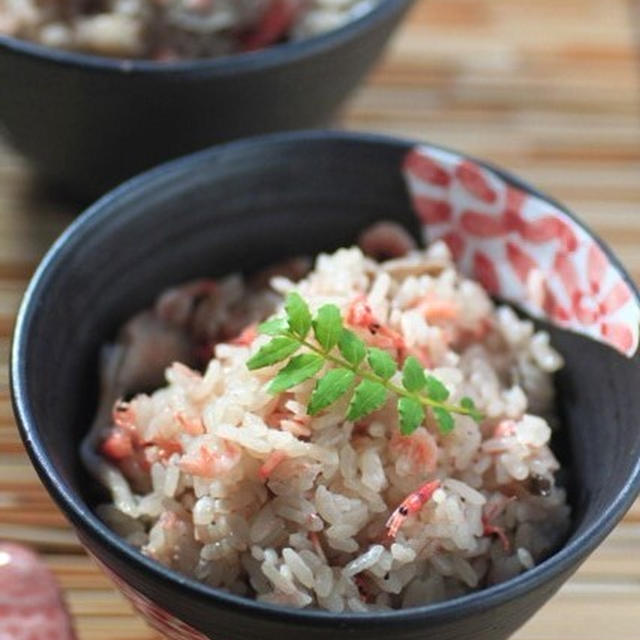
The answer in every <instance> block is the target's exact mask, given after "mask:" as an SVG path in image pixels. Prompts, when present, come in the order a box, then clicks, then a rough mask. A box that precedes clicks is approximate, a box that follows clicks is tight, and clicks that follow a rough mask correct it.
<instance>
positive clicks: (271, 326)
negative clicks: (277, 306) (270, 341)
mask: <svg viewBox="0 0 640 640" xmlns="http://www.w3.org/2000/svg"><path fill="white" fill-rule="evenodd" d="M288 328H289V323H288V322H287V321H286V319H285V318H271V319H270V320H267V321H266V322H263V323H262V324H259V325H258V333H260V334H262V335H265V336H278V335H280V334H281V333H284V332H285V331H287V329H288Z"/></svg>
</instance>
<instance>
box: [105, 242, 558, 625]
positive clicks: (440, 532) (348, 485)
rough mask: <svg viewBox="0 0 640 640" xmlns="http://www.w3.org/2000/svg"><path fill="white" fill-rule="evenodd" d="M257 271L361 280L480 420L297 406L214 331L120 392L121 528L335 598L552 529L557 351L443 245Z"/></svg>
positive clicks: (345, 299)
mask: <svg viewBox="0 0 640 640" xmlns="http://www.w3.org/2000/svg"><path fill="white" fill-rule="evenodd" d="M272 287H273V288H274V289H275V290H276V291H277V292H279V293H280V294H286V293H287V292H288V291H290V290H292V289H295V290H297V291H299V292H300V294H301V295H302V296H303V297H304V298H305V300H307V302H308V303H309V305H310V307H311V308H312V309H317V308H318V307H320V306H321V305H323V304H325V303H333V304H336V305H338V306H339V307H340V309H341V310H342V312H343V316H344V317H345V318H347V317H348V310H349V309H350V308H351V307H352V305H354V302H355V301H358V300H360V301H362V300H363V296H365V297H366V303H367V304H368V305H369V307H370V308H371V311H372V312H373V314H374V315H375V317H376V319H377V320H378V321H379V323H381V324H382V325H383V326H385V327H388V328H390V329H391V330H393V331H395V332H397V334H399V335H400V336H401V337H402V340H403V345H404V349H405V352H406V353H411V354H413V355H415V356H416V357H418V358H420V359H421V360H422V361H423V362H424V363H427V364H428V367H427V368H428V369H429V371H430V373H432V374H433V375H435V376H436V377H438V378H439V379H440V380H442V381H443V382H444V383H445V384H446V386H447V388H448V390H449V391H450V393H451V399H452V401H454V402H455V401H459V400H460V398H461V397H463V396H470V397H471V398H473V400H474V401H475V404H476V406H477V407H478V408H479V409H480V410H482V411H483V412H484V414H485V415H486V417H485V419H484V420H483V421H482V423H481V424H480V425H478V424H477V423H476V422H474V421H473V420H472V419H470V418H468V417H465V416H461V415H456V416H455V428H454V430H453V431H452V432H451V433H450V434H448V435H442V433H441V432H440V431H439V430H438V428H437V425H436V424H435V423H434V422H433V420H432V418H430V417H429V418H427V420H426V422H425V424H423V425H422V426H421V427H419V428H418V429H417V431H415V433H414V434H413V435H411V436H402V435H401V434H400V432H399V429H398V424H397V416H396V411H395V408H394V406H393V402H392V401H389V403H388V405H387V406H385V407H384V408H383V409H381V410H379V411H377V412H376V413H375V414H372V415H371V416H369V417H368V418H366V419H364V420H361V421H359V422H357V423H356V424H353V423H351V422H348V421H346V420H345V419H344V417H343V416H344V414H345V402H346V401H339V402H338V403H336V404H335V405H333V406H332V407H330V408H329V409H328V410H326V411H325V412H323V413H321V414H319V415H317V416H315V417H313V418H312V417H310V416H308V415H307V414H306V411H305V407H306V406H307V403H308V400H309V396H310V393H311V390H312V388H313V382H312V381H308V382H306V383H303V384H301V385H299V386H298V387H296V388H294V389H293V390H291V391H290V392H285V393H282V394H280V395H278V396H273V395H270V394H269V393H268V392H267V391H266V386H267V384H268V382H269V381H270V380H271V379H272V378H273V376H274V374H275V371H276V370H277V366H276V367H271V368H266V369H261V370H257V371H249V370H248V368H247V367H246V361H247V359H248V358H249V357H250V355H251V354H253V353H254V352H255V351H256V350H257V349H258V348H259V347H260V346H261V345H263V344H264V343H265V342H266V341H267V340H268V338H267V337H265V336H259V337H255V338H251V337H250V338H249V339H247V340H244V342H246V343H247V344H231V343H225V344H218V345H217V347H216V348H215V355H214V357H213V358H212V359H211V361H210V362H209V364H208V366H207V368H206V371H205V372H204V373H203V374H200V373H198V372H196V371H192V370H190V369H188V368H187V367H185V366H183V365H180V364H175V365H173V366H171V367H170V368H169V369H168V370H167V372H166V378H167V386H166V387H164V388H162V389H159V390H158V391H156V392H154V393H152V394H151V395H138V396H136V397H135V398H134V399H133V400H132V401H131V402H130V403H129V404H127V405H123V406H120V409H121V410H122V411H121V413H120V414H119V415H120V418H119V419H120V423H121V425H122V424H123V422H122V420H123V419H124V422H125V423H126V425H127V427H126V430H125V431H126V433H124V435H123V429H122V427H116V428H115V429H114V430H113V431H112V432H111V434H110V436H109V438H112V439H113V438H114V437H115V439H116V444H117V438H123V437H124V438H125V439H126V438H129V443H130V442H131V441H133V443H134V444H133V453H132V455H131V456H122V459H121V460H120V462H119V466H120V470H121V471H122V473H121V471H118V470H117V469H116V468H113V469H112V471H111V475H110V477H109V483H110V488H111V490H112V496H113V503H112V504H109V505H105V506H103V507H101V508H100V514H101V516H102V517H103V518H104V519H105V520H106V521H107V522H108V523H109V524H110V525H111V526H112V527H113V528H114V529H115V530H116V531H117V532H118V533H120V534H121V535H122V536H124V537H125V538H126V539H127V540H128V541H129V542H130V543H131V544H133V545H135V546H136V547H139V548H141V549H142V552H143V553H145V554H146V555H148V556H150V557H152V558H155V559H156V560H158V561H159V562H161V563H163V564H166V565H168V566H170V567H172V568H174V569H176V570H178V571H181V572H184V573H185V574H187V575H189V576H193V577H195V578H197V579H198V580H201V581H202V582H204V583H206V584H208V585H211V586H213V587H218V588H222V589H226V590H229V591H231V592H234V593H237V594H241V595H245V596H249V597H255V598H257V599H259V600H262V601H265V602H271V603H276V604H281V605H286V606H291V607H319V608H322V609H327V610H329V611H333V612H341V611H356V612H358V611H366V610H381V609H389V608H398V607H410V606H416V605H420V604H424V603H429V602H434V601H438V600H443V599H446V598H451V597H453V596H456V595H460V594H463V593H466V592H468V591H470V590H473V589H477V588H481V587H483V586H486V585H490V584H494V583H497V582H500V581H503V580H506V579H508V578H511V577H513V576H515V575H517V574H519V573H520V572H522V571H525V570H527V569H530V568H531V567H533V566H534V565H535V564H536V563H537V562H539V561H540V560H541V559H543V558H544V557H545V556H546V555H547V554H549V553H550V552H551V551H552V550H553V549H554V547H556V546H557V545H558V544H559V543H560V542H561V540H562V538H563V536H564V535H565V534H566V532H567V528H568V524H569V508H568V506H567V504H566V500H565V491H564V490H563V489H562V488H560V487H558V486H555V484H554V474H555V472H556V471H557V470H558V468H559V465H558V462H557V460H556V458H555V457H554V455H553V453H552V452H551V450H550V449H549V439H550V437H551V432H552V431H551V426H550V422H553V412H552V401H553V387H552V381H551V373H553V372H554V371H556V370H557V369H559V368H560V367H561V366H562V359H561V357H560V356H559V354H558V353H557V352H556V351H554V349H553V347H551V346H550V345H549V339H548V335H547V334H545V333H543V332H535V330H534V326H533V324H532V323H531V322H530V321H528V320H522V319H520V318H519V317H518V316H517V315H516V314H515V313H514V312H513V311H512V310H511V309H510V308H508V307H498V308H496V307H495V306H494V304H493V302H492V301H491V299H490V298H489V296H488V295H487V294H486V293H485V291H484V290H483V289H482V287H481V286H480V285H478V284H477V283H475V282H473V281H471V280H468V279H466V278H464V277H462V276H461V275H460V274H459V273H457V271H456V269H455V267H454V265H453V263H452V262H451V258H450V256H449V254H448V251H447V249H446V247H445V246H444V245H443V244H440V243H438V244H435V245H433V246H432V247H431V248H430V249H428V250H427V251H421V252H413V253H411V254H410V255H408V256H407V257H404V258H399V259H395V260H391V261H388V262H384V263H377V262H375V261H373V260H371V259H369V258H366V257H364V256H363V254H362V252H361V251H360V250H359V249H357V248H350V249H340V250H339V251H337V252H336V253H334V254H333V255H320V256H319V257H318V258H317V261H316V264H315V269H314V270H313V271H312V272H311V273H310V274H309V275H308V276H307V277H306V278H305V279H303V280H302V281H300V282H299V283H294V282H292V281H290V280H288V279H286V278H283V277H276V278H273V280H272ZM345 321H346V320H345ZM355 329H356V330H357V331H358V332H359V334H360V335H361V337H363V339H364V340H365V341H367V342H368V343H370V344H377V345H378V346H380V347H382V348H390V346H389V345H388V344H384V342H381V340H382V338H381V337H380V334H375V335H374V334H371V333H370V332H369V331H367V329H366V328H365V327H356V328H355ZM244 335H245V337H246V336H247V333H245V334H244ZM392 351H393V350H392ZM393 355H394V356H396V357H397V356H398V354H397V353H395V352H394V353H393ZM123 416H124V418H123ZM127 429H128V431H127ZM114 434H115V435H114ZM112 444H113V442H112ZM104 450H105V451H109V450H111V449H110V448H109V446H107V447H105V448H104ZM115 457H118V456H115ZM432 480H439V481H440V482H441V486H440V488H438V489H437V490H436V491H435V493H434V494H433V496H432V498H431V499H430V500H429V501H427V502H426V503H425V504H424V505H423V506H422V508H420V509H419V510H418V511H417V512H416V513H413V514H410V515H409V516H408V517H407V519H406V520H405V521H404V522H403V524H402V526H401V527H400V529H399V531H398V533H397V535H396V536H395V538H390V537H389V535H388V532H387V530H386V528H385V523H386V521H387V519H388V518H389V515H390V514H391V513H392V512H393V511H394V510H395V509H396V507H398V505H399V504H400V503H401V502H402V501H403V500H404V499H405V498H406V497H407V496H408V495H409V494H411V493H412V492H414V491H415V490H416V489H417V488H419V487H420V486H421V485H422V484H424V483H425V482H427V481H432Z"/></svg>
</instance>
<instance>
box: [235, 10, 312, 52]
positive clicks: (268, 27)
mask: <svg viewBox="0 0 640 640" xmlns="http://www.w3.org/2000/svg"><path fill="white" fill-rule="evenodd" d="M299 10H300V2H298V1H297V0H271V3H270V4H269V6H268V8H267V11H266V12H265V14H264V15H263V16H262V19H261V21H260V23H259V24H258V26H257V27H256V29H255V30H254V31H251V32H250V33H247V34H245V35H244V36H242V37H241V42H242V49H243V50H244V51H255V50H256V49H262V48H263V47H266V46H267V45H270V44H273V43H274V42H277V41H278V40H279V39H280V38H281V37H283V36H284V34H285V33H286V32H287V30H288V29H289V27H290V26H291V25H292V24H293V22H294V21H295V18H296V15H297V14H298V11H299Z"/></svg>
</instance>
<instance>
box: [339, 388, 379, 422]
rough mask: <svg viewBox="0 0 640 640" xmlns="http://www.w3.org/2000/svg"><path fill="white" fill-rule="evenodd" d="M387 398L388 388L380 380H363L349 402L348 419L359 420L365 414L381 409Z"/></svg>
mask: <svg viewBox="0 0 640 640" xmlns="http://www.w3.org/2000/svg"><path fill="white" fill-rule="evenodd" d="M386 399H387V390H386V388H385V386H384V385H382V384H380V383H379V382H371V380H363V381H362V382H361V383H360V384H359V385H358V386H357V387H356V390H355V392H354V393H353V398H351V402H350V403H349V409H348V411H347V420H351V421H352V422H353V421H354V420H359V419H360V418H363V417H364V416H366V415H368V414H370V413H372V412H373V411H375V410H376V409H379V408H380V407H381V406H382V405H383V404H384V403H385V401H386Z"/></svg>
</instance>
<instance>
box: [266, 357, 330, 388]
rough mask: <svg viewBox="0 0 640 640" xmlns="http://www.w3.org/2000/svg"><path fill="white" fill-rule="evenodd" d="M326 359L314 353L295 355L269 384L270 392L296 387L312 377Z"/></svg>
mask: <svg viewBox="0 0 640 640" xmlns="http://www.w3.org/2000/svg"><path fill="white" fill-rule="evenodd" d="M323 365H324V360H323V359H322V358H321V357H320V356H317V355H315V354H314V353H302V354H300V355H299V356H293V358H291V360H289V362H288V363H287V364H286V365H285V366H284V367H283V368H282V369H280V371H278V375H277V376H276V377H275V378H274V379H273V381H272V382H271V384H270V385H269V388H268V391H269V392H270V393H281V392H282V391H286V390H287V389H291V387H295V386H296V385H299V384H300V383H302V382H304V381H305V380H308V379H309V378H312V377H313V376H315V375H316V373H318V371H320V369H322V366H323Z"/></svg>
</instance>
